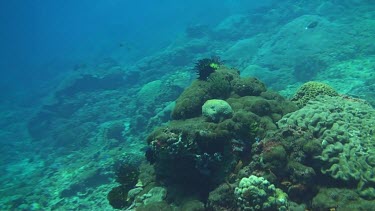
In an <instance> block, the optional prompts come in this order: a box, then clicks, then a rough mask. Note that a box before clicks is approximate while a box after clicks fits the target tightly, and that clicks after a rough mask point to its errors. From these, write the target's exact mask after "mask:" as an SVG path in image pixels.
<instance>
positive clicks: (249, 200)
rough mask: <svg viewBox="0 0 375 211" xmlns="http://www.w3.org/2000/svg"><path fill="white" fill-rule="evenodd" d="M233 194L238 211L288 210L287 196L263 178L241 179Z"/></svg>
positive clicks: (250, 177)
mask: <svg viewBox="0 0 375 211" xmlns="http://www.w3.org/2000/svg"><path fill="white" fill-rule="evenodd" d="M234 193H235V195H236V197H237V198H236V201H237V204H238V206H239V208H240V210H288V196H287V195H286V194H285V193H284V192H283V191H282V190H281V189H278V188H275V186H274V185H273V184H271V183H270V182H268V181H267V180H266V179H264V178H263V177H257V176H254V175H251V176H249V177H248V178H246V177H245V178H242V179H241V181H240V183H239V184H238V186H237V187H236V189H235V191H234Z"/></svg>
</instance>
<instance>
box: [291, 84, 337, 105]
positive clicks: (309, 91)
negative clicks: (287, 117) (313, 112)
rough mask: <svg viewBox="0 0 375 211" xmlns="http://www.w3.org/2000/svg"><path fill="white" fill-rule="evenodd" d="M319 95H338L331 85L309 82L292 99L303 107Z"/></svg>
mask: <svg viewBox="0 0 375 211" xmlns="http://www.w3.org/2000/svg"><path fill="white" fill-rule="evenodd" d="M319 95H328V96H337V95H338V93H337V92H336V91H335V90H334V89H333V88H332V87H330V86H329V85H327V84H325V83H321V82H316V81H309V82H307V83H305V84H303V85H302V86H301V87H300V88H299V89H298V90H297V92H296V94H295V95H294V96H293V98H292V99H291V100H292V101H295V102H296V103H297V105H298V106H300V107H303V106H305V105H306V103H307V102H309V101H310V100H312V99H315V98H316V97H317V96H319Z"/></svg>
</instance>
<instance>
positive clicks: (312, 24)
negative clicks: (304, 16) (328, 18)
mask: <svg viewBox="0 0 375 211" xmlns="http://www.w3.org/2000/svg"><path fill="white" fill-rule="evenodd" d="M318 24H319V22H318V21H313V22H311V23H310V24H309V25H307V26H306V27H305V29H313V28H315V27H317V26H318Z"/></svg>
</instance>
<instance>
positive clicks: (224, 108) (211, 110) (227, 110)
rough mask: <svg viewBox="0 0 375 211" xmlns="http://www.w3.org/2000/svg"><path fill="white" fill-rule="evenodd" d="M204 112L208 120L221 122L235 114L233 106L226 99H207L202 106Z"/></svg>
mask: <svg viewBox="0 0 375 211" xmlns="http://www.w3.org/2000/svg"><path fill="white" fill-rule="evenodd" d="M202 114H203V116H204V117H206V118H207V120H209V121H212V122H220V121H222V120H224V119H227V118H230V117H232V115H233V109H232V107H231V106H230V105H229V104H228V103H227V102H226V101H224V100H218V99H212V100H207V101H206V102H205V103H204V104H203V106H202Z"/></svg>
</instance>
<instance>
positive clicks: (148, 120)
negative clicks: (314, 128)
mask: <svg viewBox="0 0 375 211" xmlns="http://www.w3.org/2000/svg"><path fill="white" fill-rule="evenodd" d="M374 9H375V8H374V6H373V5H372V2H370V1H366V0H346V1H335V0H322V1H317V2H310V1H295V0H286V1H281V2H280V1H275V0H267V1H245V0H223V1H214V0H206V1H198V0H192V1H179V0H177V1H172V0H155V1H150V0H139V1H130V0H129V1H128V0H113V1H98V0H90V1H89V0H82V1H73V0H66V1H44V0H34V1H31V0H24V1H20V0H15V1H1V2H0V126H1V127H0V153H1V158H0V165H1V168H0V173H1V174H0V184H1V185H0V187H1V188H0V204H1V205H0V210H112V209H113V207H112V206H111V205H110V203H109V202H108V200H107V194H108V192H109V191H110V190H111V189H112V188H113V187H116V186H117V185H118V179H117V180H116V177H118V174H117V172H119V171H117V170H116V168H117V167H118V166H122V165H121V163H126V164H128V165H135V166H139V165H140V164H141V163H142V162H145V158H144V154H145V152H146V155H147V152H148V150H150V146H148V144H147V143H146V141H145V140H146V138H147V136H148V135H149V134H150V133H151V132H152V131H153V129H154V128H156V127H157V126H160V125H164V124H167V122H168V121H170V120H171V116H170V114H171V111H172V110H173V106H174V102H175V101H176V99H177V98H178V97H179V96H180V94H181V93H182V92H183V90H184V89H185V88H187V87H188V86H189V85H190V84H191V82H192V81H193V80H195V79H196V73H195V72H196V70H194V67H195V64H196V62H197V61H198V60H199V59H202V58H211V56H219V57H220V59H221V61H222V63H223V64H225V65H228V66H229V67H233V68H237V69H239V70H240V72H241V76H243V77H247V76H254V77H257V78H259V79H260V80H261V81H263V82H264V83H265V84H266V86H267V87H268V88H269V89H272V90H275V91H277V92H279V93H280V94H281V95H282V96H284V97H286V98H291V97H292V96H293V95H294V93H295V92H296V90H297V89H298V87H300V86H301V85H302V84H303V83H305V82H307V81H320V82H324V83H327V84H329V85H330V86H332V87H333V88H334V89H335V90H336V91H337V92H338V93H340V94H343V95H348V96H350V97H353V98H360V99H364V100H366V101H367V102H368V104H369V105H370V107H371V106H374V105H375V95H374V85H373V84H374V83H373V82H374V81H375V73H374V67H375V46H374V44H373V43H375V42H374V38H373V34H374V33H375V30H374V29H375V13H374V12H373V11H375V10H374ZM222 98H223V99H226V98H224V97H222ZM350 99H351V98H350ZM371 135H372V134H370V136H371ZM177 137H178V136H177ZM371 138H373V137H370V140H372V139H371ZM256 139H257V140H261V139H262V137H260V136H257V137H256ZM317 139H318V138H317ZM257 143H258V141H257ZM366 143H367V142H366ZM371 149H372V148H371ZM371 149H370V150H369V151H372V150H371ZM370 155H371V156H373V155H372V154H371V153H370ZM369 159H370V158H369ZM371 159H372V157H371ZM207 160H209V159H208V158H207ZM207 162H209V161H207ZM246 162H248V161H246ZM249 162H250V161H249ZM119 163H120V164H119ZM247 164H249V163H245V164H244V165H247ZM207 165H208V164H207ZM306 165H307V164H306ZM129 171H131V170H129V169H126V170H125V172H129ZM142 171H143V172H147V171H145V170H144V169H143V170H141V172H142ZM317 171H318V170H317ZM120 172H121V171H120ZM237 173H238V172H237ZM122 174H124V173H122ZM319 174H320V173H319ZM116 175H117V176H116ZM126 175H127V174H126ZM245 176H248V175H245ZM319 176H320V175H319ZM129 177H131V176H129V175H127V176H126V178H129ZM237 179H238V181H239V179H241V178H237ZM278 179H279V180H280V181H281V180H285V178H278ZM129 180H130V179H129ZM238 181H237V182H238ZM280 181H279V182H280ZM143 182H144V181H143ZM288 182H289V181H288ZM329 182H332V181H329ZM355 182H356V181H355ZM355 182H353V183H351V182H348V183H350V184H347V183H345V184H344V185H341V187H344V188H346V187H347V188H348V189H350V188H353V187H354V186H355V185H353V184H355ZM161 184H162V183H161ZM333 184H334V183H333ZM133 185H134V184H133ZM298 185H300V184H299V183H298ZM346 185H347V186H346ZM369 185H370V186H371V185H373V184H372V183H371V184H369ZM276 186H277V184H276ZM143 188H145V186H144V187H143ZM214 188H215V187H214ZM214 188H212V189H214ZM284 189H285V187H284ZM354 189H355V188H354ZM345 190H346V189H345ZM314 191H315V190H314ZM314 191H311V192H313V193H312V194H317V192H318V191H316V192H314ZM360 191H362V190H357V192H358V194H359V195H360V194H361V193H360ZM232 192H233V191H232ZM141 194H144V193H143V192H142V193H141ZM288 194H290V195H292V194H291V193H288ZM182 195H183V194H182ZM193 195H194V194H193ZM203 195H204V194H203ZM359 195H358V196H357V195H356V197H357V198H359V199H358V200H360V202H361V203H364V204H365V203H367V202H363V201H362V200H367V199H368V198H366V197H363V195H360V196H359ZM369 195H371V194H369ZM373 195H374V196H372V195H371V196H367V197H369V198H370V199H371V200H373V197H375V194H373ZM195 196H196V195H194V196H193V197H192V198H194V197H195ZM180 197H181V198H183V196H180ZM291 197H292V200H294V198H293V196H291ZM360 197H363V198H360ZM181 198H180V199H179V200H180V201H179V200H177V199H175V198H174V199H173V200H176V201H179V202H178V203H181V201H183V200H182V199H181ZM186 198H189V196H186ZM203 198H204V197H203ZM313 198H314V197H313V196H311V198H310V199H308V200H310V202H311V201H312V200H313ZM198 199H199V200H201V202H202V203H204V202H205V200H206V199H207V198H206V199H202V197H201V196H200V197H198ZM173 200H172V201H173ZM308 200H306V201H303V200H302V201H298V200H296V201H293V203H296V204H300V205H301V206H302V207H303V206H306V208H309V209H310V208H311V207H308V206H309V204H308ZM317 200H318V199H316V198H315V201H317ZM339 201H340V200H339ZM170 202H171V201H169V203H170ZM178 203H177V204H178ZM340 203H346V202H342V201H341V202H340ZM358 203H359V202H358ZM370 205H371V204H370ZM322 206H323V205H322ZM366 206H367V205H366ZM126 207H128V206H126ZM364 207H365V205H364ZM362 208H363V207H362ZM149 209H150V210H152V208H149Z"/></svg>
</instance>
